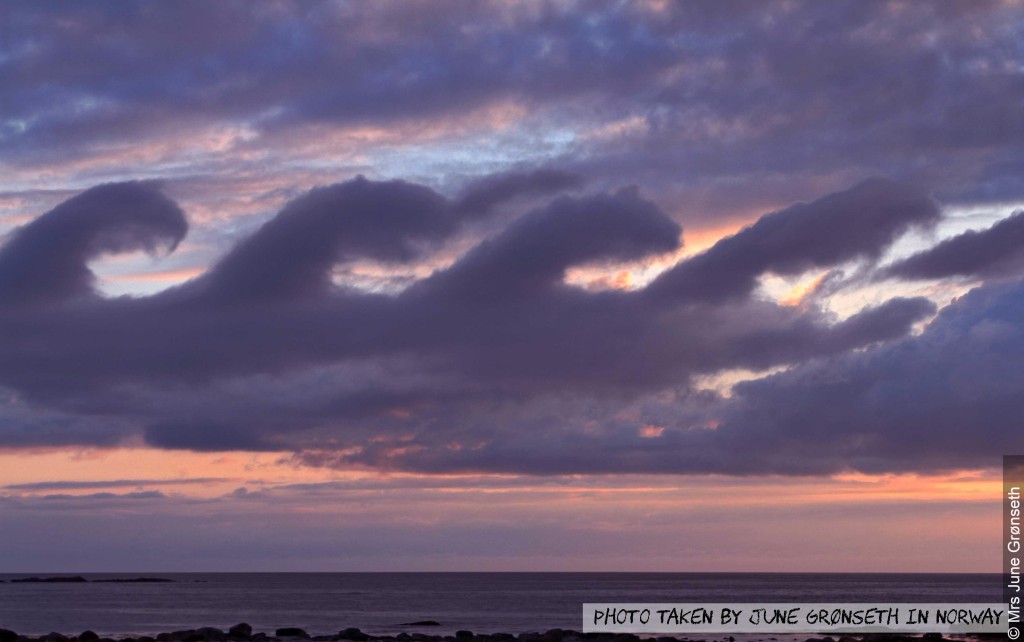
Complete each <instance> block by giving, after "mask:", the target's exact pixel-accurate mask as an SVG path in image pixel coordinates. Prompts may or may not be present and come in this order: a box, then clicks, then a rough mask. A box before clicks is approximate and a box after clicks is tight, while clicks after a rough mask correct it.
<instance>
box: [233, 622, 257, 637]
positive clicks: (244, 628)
mask: <svg viewBox="0 0 1024 642" xmlns="http://www.w3.org/2000/svg"><path fill="white" fill-rule="evenodd" d="M228 636H230V637H233V638H248V637H252V626H250V625H248V624H246V623H245V622H241V623H239V624H236V625H234V626H233V627H231V628H230V629H228Z"/></svg>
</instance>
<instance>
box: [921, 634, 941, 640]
mask: <svg viewBox="0 0 1024 642" xmlns="http://www.w3.org/2000/svg"><path fill="white" fill-rule="evenodd" d="M921 637H922V638H924V639H925V640H941V639H942V634H941V633H925V634H924V635H922V636H921Z"/></svg>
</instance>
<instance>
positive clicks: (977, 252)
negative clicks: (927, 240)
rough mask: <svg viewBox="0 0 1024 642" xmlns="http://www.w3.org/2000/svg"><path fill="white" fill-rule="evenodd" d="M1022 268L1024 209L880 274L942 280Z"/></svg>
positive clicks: (1003, 272) (989, 274)
mask: <svg viewBox="0 0 1024 642" xmlns="http://www.w3.org/2000/svg"><path fill="white" fill-rule="evenodd" d="M1022 268H1024V211H1017V212H1014V213H1013V214H1012V215H1010V216H1009V217H1007V218H1005V219H1003V220H1001V221H999V222H998V223H996V224H995V225H993V226H992V227H990V228H988V229H987V230H981V231H975V230H969V231H967V232H964V233H963V234H959V235H957V236H955V237H953V238H950V239H946V240H944V241H942V242H940V243H938V244H937V245H935V246H934V247H931V248H929V249H927V250H925V251H923V252H919V253H917V254H914V255H913V256H910V257H907V258H905V259H903V260H901V261H897V262H896V263H894V264H893V265H891V266H889V268H888V269H887V270H885V271H884V272H883V273H882V274H881V275H880V276H883V277H884V276H889V277H897V278H902V279H941V278H945V277H951V276H968V277H969V276H1000V275H1003V276H1008V275H1015V274H1019V273H1020V272H1021V269H1022Z"/></svg>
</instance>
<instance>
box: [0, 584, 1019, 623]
mask: <svg viewBox="0 0 1024 642" xmlns="http://www.w3.org/2000/svg"><path fill="white" fill-rule="evenodd" d="M31 575H39V576H52V575H53V574H45V573H34V574H33V573H22V574H0V579H4V580H10V579H12V578H16V577H27V576H31ZM140 575H144V576H158V577H165V578H169V579H173V580H175V582H173V583H160V584H117V583H114V584H108V583H99V584H94V583H83V584H12V583H10V582H9V581H8V582H7V583H3V584H0V628H7V629H12V630H14V631H17V632H19V633H24V634H45V633H49V632H50V631H58V632H60V633H65V634H68V635H71V634H78V633H80V632H81V631H83V630H85V629H92V630H94V631H96V632H97V633H99V634H100V635H101V636H113V637H118V636H126V635H142V634H149V635H154V634H156V633H159V632H162V631H172V630H178V629H189V628H196V627H199V626H216V627H221V628H227V627H229V626H231V625H233V624H237V623H238V622H248V623H249V624H251V625H252V626H253V628H254V629H255V630H256V631H265V632H269V633H273V630H274V629H276V628H278V627H283V626H299V627H302V628H305V629H306V630H307V631H308V632H309V633H310V634H311V635H321V634H333V633H336V632H338V631H339V630H341V629H343V628H346V627H350V626H354V627H359V628H361V629H363V630H364V631H367V632H371V633H379V634H395V633H398V632H400V631H403V630H404V631H408V632H415V631H422V632H425V633H437V634H444V633H452V632H454V631H455V630H457V629H469V630H471V631H474V632H477V633H495V632H508V633H522V632H526V631H545V630H547V629H551V628H555V627H559V628H567V629H575V630H579V629H580V628H581V626H582V623H581V621H580V620H581V606H582V604H583V603H584V602H666V603H668V602H672V603H685V602H990V603H991V602H1001V601H1002V592H1001V590H1000V587H1001V582H1000V580H1001V577H1000V575H998V574H977V575H967V574H827V573H814V574H808V573H756V574H745V573H195V574H179V573H169V574H157V573H144V574H131V575H117V574H84V577H87V578H89V579H100V578H116V577H139V576H140ZM425 619H430V620H436V621H438V622H440V623H441V624H442V626H441V627H428V628H417V627H403V626H401V624H402V623H403V622H411V621H415V620H425Z"/></svg>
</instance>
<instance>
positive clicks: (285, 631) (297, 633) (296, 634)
mask: <svg viewBox="0 0 1024 642" xmlns="http://www.w3.org/2000/svg"><path fill="white" fill-rule="evenodd" d="M274 635H276V636H277V637H279V638H306V639H309V633H306V632H305V631H303V630H302V629H300V628H299V627H297V626H286V627H283V628H280V629H278V630H277V631H275V632H274Z"/></svg>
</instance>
